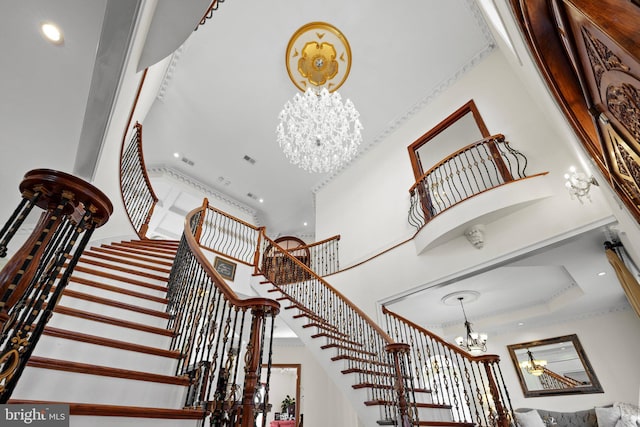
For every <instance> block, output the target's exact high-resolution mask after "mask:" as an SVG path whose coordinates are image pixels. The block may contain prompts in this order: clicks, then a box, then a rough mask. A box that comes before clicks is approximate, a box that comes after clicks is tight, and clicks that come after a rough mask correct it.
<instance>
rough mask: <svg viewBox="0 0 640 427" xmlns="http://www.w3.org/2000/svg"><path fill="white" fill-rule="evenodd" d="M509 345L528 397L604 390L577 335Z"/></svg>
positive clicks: (523, 388) (525, 394) (512, 358)
mask: <svg viewBox="0 0 640 427" xmlns="http://www.w3.org/2000/svg"><path fill="white" fill-rule="evenodd" d="M507 348H508V349H509V355H510V356H511V360H512V361H513V365H514V367H515V369H516V372H517V373H518V379H519V380H520V385H521V386H522V391H523V393H524V396H525V397H538V396H557V395H563V394H581V393H604V391H603V390H602V386H601V385H600V382H599V381H598V378H597V377H596V374H595V372H594V371H593V368H592V367H591V364H590V363H589V359H587V355H586V353H585V351H584V349H583V348H582V345H580V341H579V340H578V336H577V335H575V334H573V335H565V336H562V337H556V338H548V339H543V340H539V341H531V342H524V343H520V344H512V345H508V346H507Z"/></svg>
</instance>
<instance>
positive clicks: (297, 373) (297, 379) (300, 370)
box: [262, 363, 302, 423]
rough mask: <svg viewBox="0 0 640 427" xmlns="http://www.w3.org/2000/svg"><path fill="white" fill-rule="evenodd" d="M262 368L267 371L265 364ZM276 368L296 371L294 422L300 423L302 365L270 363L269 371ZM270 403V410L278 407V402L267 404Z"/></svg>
mask: <svg viewBox="0 0 640 427" xmlns="http://www.w3.org/2000/svg"><path fill="white" fill-rule="evenodd" d="M262 368H263V369H265V370H266V369H269V365H266V364H262ZM276 368H293V369H295V370H296V375H297V376H296V414H295V415H296V422H297V423H300V416H301V415H302V414H301V413H300V383H301V381H302V380H301V378H300V376H301V372H302V364H300V363H272V364H271V369H276ZM267 403H270V404H271V405H272V408H277V407H278V402H267ZM273 412H277V411H275V410H274V411H273Z"/></svg>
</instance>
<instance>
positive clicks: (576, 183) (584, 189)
mask: <svg viewBox="0 0 640 427" xmlns="http://www.w3.org/2000/svg"><path fill="white" fill-rule="evenodd" d="M564 179H565V183H564V185H565V187H567V190H569V194H571V198H572V199H573V198H574V197H575V198H577V199H578V201H579V202H580V203H581V204H582V203H584V202H583V201H582V198H583V197H584V198H585V199H587V200H589V201H591V196H590V195H589V190H591V186H592V185H593V186H596V187H597V186H598V181H596V179H595V178H594V177H593V176H587V175H585V174H584V173H582V172H578V171H577V170H576V168H575V167H574V166H571V167H570V168H569V172H567V173H565V174H564Z"/></svg>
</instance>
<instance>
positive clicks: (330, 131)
mask: <svg viewBox="0 0 640 427" xmlns="http://www.w3.org/2000/svg"><path fill="white" fill-rule="evenodd" d="M359 116H360V113H358V111H357V110H356V108H355V107H354V105H353V103H352V102H351V100H349V99H347V101H346V102H345V103H342V97H341V96H340V94H339V93H338V92H332V93H329V91H328V90H327V89H326V88H322V90H320V92H317V91H316V90H315V89H312V88H308V89H307V90H306V91H305V93H304V94H303V95H300V94H299V93H298V94H296V95H295V96H294V97H293V99H292V100H290V101H288V102H287V103H286V104H285V106H284V109H283V110H282V111H281V112H280V116H279V119H280V123H279V124H278V127H277V128H276V134H277V138H278V144H280V148H282V151H283V152H284V154H285V155H286V156H287V158H288V159H289V161H290V162H291V163H293V164H294V165H297V166H299V167H301V168H302V169H305V170H307V171H309V172H318V173H323V172H332V171H334V170H336V169H337V168H338V167H340V166H342V165H344V164H345V163H348V162H349V161H350V160H351V159H352V158H353V157H354V156H355V154H356V152H357V150H358V146H359V145H360V143H361V142H362V134H361V133H360V131H361V130H362V125H361V124H360V120H359V119H358V118H359Z"/></svg>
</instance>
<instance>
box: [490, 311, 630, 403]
mask: <svg viewBox="0 0 640 427" xmlns="http://www.w3.org/2000/svg"><path fill="white" fill-rule="evenodd" d="M639 330H640V318H638V316H637V315H636V314H635V313H634V312H633V311H632V310H631V308H629V309H627V310H625V311H616V312H611V313H602V314H601V315H599V316H593V317H589V318H585V319H576V320H573V321H570V322H566V323H563V324H555V325H541V326H535V325H532V326H524V327H523V328H521V329H518V330H517V331H514V332H510V333H505V334H501V335H492V336H491V349H490V351H491V352H492V353H496V354H498V355H499V356H500V360H501V363H500V366H501V369H502V374H503V376H504V379H505V382H506V384H507V387H508V390H509V394H510V396H511V403H512V405H513V407H514V408H536V409H547V410H552V411H578V410H582V409H589V408H592V407H594V406H601V405H607V404H610V403H613V402H617V401H620V402H629V403H634V404H638V403H640V394H639V393H640V365H639V364H638V354H640V341H639V340H637V339H635V338H634V337H637V335H638V331H639ZM571 334H576V335H577V336H578V339H579V340H580V344H582V347H583V348H584V350H585V353H586V354H587V357H588V359H589V362H591V366H592V367H593V370H594V372H595V374H596V376H597V377H598V380H599V381H600V384H601V385H602V388H603V389H604V393H596V394H584V395H581V394H577V395H569V396H554V397H529V398H525V397H524V393H523V392H522V388H521V387H520V383H519V381H518V376H517V373H516V370H515V367H514V365H513V363H512V362H511V358H510V356H509V352H508V350H507V345H509V344H519V343H523V342H529V341H534V340H539V339H545V338H554V337H559V336H564V335H571ZM620 366H625V367H626V368H625V369H620V368H619V367H620Z"/></svg>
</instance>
